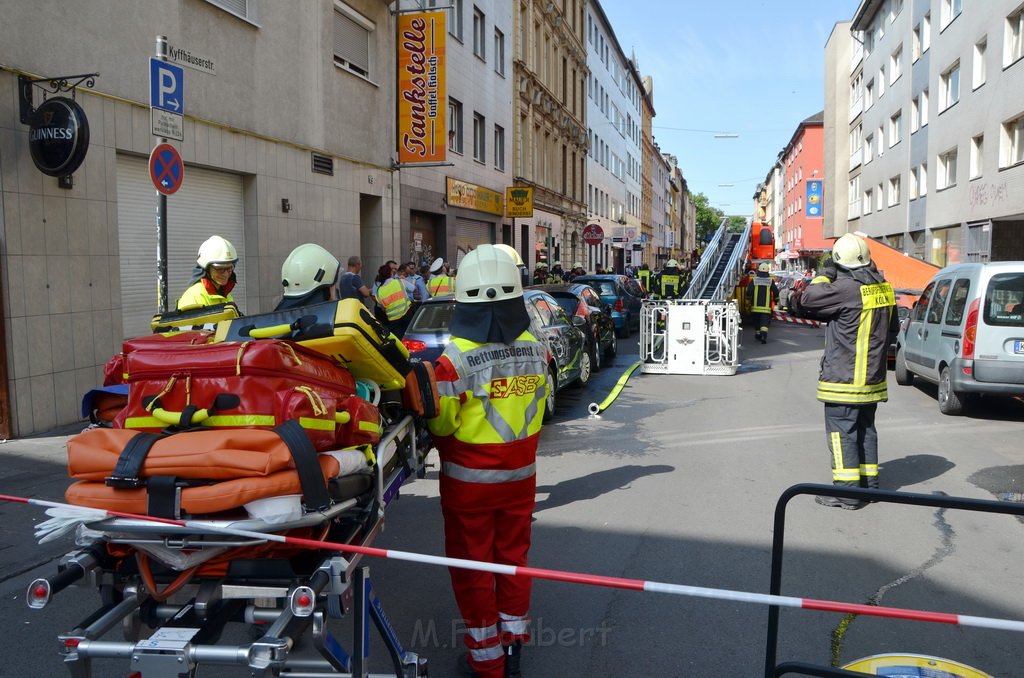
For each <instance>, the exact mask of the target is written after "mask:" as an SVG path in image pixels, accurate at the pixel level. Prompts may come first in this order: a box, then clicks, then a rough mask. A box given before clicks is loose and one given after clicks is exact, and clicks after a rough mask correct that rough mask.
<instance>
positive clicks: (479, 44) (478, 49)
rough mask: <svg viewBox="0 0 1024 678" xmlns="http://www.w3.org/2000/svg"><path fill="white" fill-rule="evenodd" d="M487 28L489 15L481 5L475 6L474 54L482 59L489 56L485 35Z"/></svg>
mask: <svg viewBox="0 0 1024 678" xmlns="http://www.w3.org/2000/svg"><path fill="white" fill-rule="evenodd" d="M486 28H487V17H485V16H484V13H483V12H481V11H480V8H479V7H476V6H475V5H474V6H473V54H475V55H476V56H478V57H480V58H481V59H486V58H487V41H486V40H485V38H484V36H485V35H486V33H485V30H486Z"/></svg>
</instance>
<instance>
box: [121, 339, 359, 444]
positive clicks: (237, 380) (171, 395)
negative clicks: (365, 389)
mask: <svg viewBox="0 0 1024 678" xmlns="http://www.w3.org/2000/svg"><path fill="white" fill-rule="evenodd" d="M125 372H126V373H127V374H128V385H129V392H128V406H127V407H126V408H125V409H124V411H123V412H122V413H121V414H120V415H119V416H118V417H117V419H115V421H114V426H115V427H117V428H127V429H133V430H136V431H148V432H152V433H156V432H159V431H161V430H163V429H165V428H167V427H175V428H181V429H188V428H195V427H208V428H213V429H223V428H273V427H275V426H278V425H280V424H282V423H283V422H285V421H287V420H290V419H294V420H296V421H298V423H299V424H300V425H301V426H302V428H303V429H304V430H305V432H306V434H307V435H308V436H309V438H310V440H311V441H312V442H313V446H314V447H315V448H316V449H317V451H325V450H332V449H335V448H337V447H338V439H339V433H340V426H341V421H342V420H344V419H350V418H351V417H345V416H342V417H338V416H337V415H338V411H339V409H338V408H339V404H341V403H342V402H343V401H345V400H346V399H347V398H349V396H351V395H353V394H354V393H355V379H354V378H353V376H352V374H351V373H350V372H349V371H348V370H347V369H345V368H344V367H340V366H338V365H336V364H334V363H333V362H331V360H330V359H329V358H327V357H325V356H324V355H322V354H320V353H316V352H314V351H310V350H307V349H304V348H302V347H301V346H297V345H295V344H293V343H291V342H285V341H274V340H261V341H248V342H243V343H237V342H229V343H222V344H203V345H190V344H183V343H180V344H167V345H160V346H158V347H147V348H145V349H144V350H143V349H140V348H137V349H136V350H134V351H132V352H130V353H128V354H127V355H126V356H125Z"/></svg>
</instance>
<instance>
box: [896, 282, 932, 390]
mask: <svg viewBox="0 0 1024 678" xmlns="http://www.w3.org/2000/svg"><path fill="white" fill-rule="evenodd" d="M934 289H935V281H932V282H930V283H928V286H927V287H925V288H924V292H922V293H921V298H920V299H918V300H917V303H916V304H914V308H913V309H912V310H911V311H910V319H909V320H908V321H907V327H906V329H905V330H904V332H903V342H902V350H903V357H904V358H905V359H906V361H907V366H908V367H910V368H911V369H912V371H914V372H916V373H919V374H920V373H923V371H924V369H925V364H924V357H923V356H922V355H921V349H922V347H923V344H924V329H925V315H927V313H928V302H929V301H931V298H932V291H933V290H934Z"/></svg>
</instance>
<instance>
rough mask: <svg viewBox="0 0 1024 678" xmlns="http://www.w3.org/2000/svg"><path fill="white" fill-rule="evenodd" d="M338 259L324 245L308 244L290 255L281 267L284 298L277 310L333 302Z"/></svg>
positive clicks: (299, 247) (339, 265)
mask: <svg viewBox="0 0 1024 678" xmlns="http://www.w3.org/2000/svg"><path fill="white" fill-rule="evenodd" d="M340 267H341V264H340V263H339V262H338V259H337V258H336V257H335V256H334V255H333V254H331V253H330V252H328V251H327V250H325V249H324V248H323V247H321V246H320V245H316V244H313V243H305V244H303V245H299V246H298V247H296V248H295V249H293V250H292V251H291V253H289V255H288V257H287V258H286V259H285V260H284V264H282V265H281V286H282V287H284V296H283V297H282V299H281V301H280V303H278V305H277V308H275V309H274V310H275V311H281V310H283V309H286V308H297V307H299V306H308V305H309V304H318V303H320V302H324V301H330V300H331V299H333V298H334V284H335V283H336V282H337V281H338V269H339V268H340Z"/></svg>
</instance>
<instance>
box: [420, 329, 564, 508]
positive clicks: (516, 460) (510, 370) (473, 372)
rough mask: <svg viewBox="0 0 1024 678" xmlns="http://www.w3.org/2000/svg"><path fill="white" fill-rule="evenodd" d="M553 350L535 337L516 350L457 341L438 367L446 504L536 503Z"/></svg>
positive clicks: (432, 424)
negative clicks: (540, 439)
mask: <svg viewBox="0 0 1024 678" xmlns="http://www.w3.org/2000/svg"><path fill="white" fill-rule="evenodd" d="M547 364H548V349H547V346H546V345H545V344H543V343H541V342H540V341H538V340H537V339H536V338H534V337H533V335H532V334H530V333H529V332H528V331H527V332H523V333H522V334H521V335H519V337H517V338H516V340H515V341H514V342H512V343H511V344H498V343H488V344H479V343H476V342H473V341H469V340H468V339H461V338H457V337H456V338H453V339H452V340H451V342H449V344H448V346H447V347H446V348H445V351H444V354H443V355H442V356H441V358H440V359H439V360H438V361H437V364H436V375H437V388H438V393H439V395H440V409H439V412H438V416H437V417H435V418H433V419H431V420H429V421H428V422H427V425H428V427H429V429H430V432H431V434H432V436H433V438H434V445H435V446H436V447H437V449H438V451H439V453H440V456H441V483H442V485H441V487H442V490H441V498H442V499H441V500H442V503H443V504H445V505H448V506H458V507H464V508H467V509H469V508H475V509H477V510H483V509H486V508H494V507H498V506H509V505H511V504H515V503H523V502H526V501H530V502H532V501H533V493H534V490H533V488H534V486H535V468H534V466H535V463H536V455H537V442H538V436H539V434H540V429H541V423H542V421H543V418H544V404H545V401H546V398H547V389H548V388H549V384H548V380H547Z"/></svg>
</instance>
